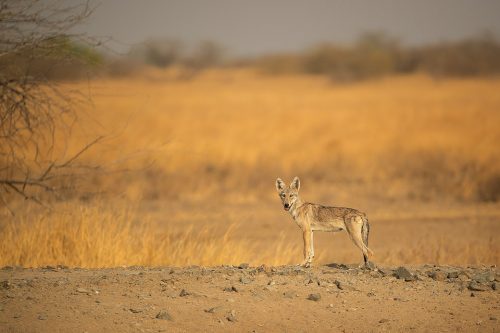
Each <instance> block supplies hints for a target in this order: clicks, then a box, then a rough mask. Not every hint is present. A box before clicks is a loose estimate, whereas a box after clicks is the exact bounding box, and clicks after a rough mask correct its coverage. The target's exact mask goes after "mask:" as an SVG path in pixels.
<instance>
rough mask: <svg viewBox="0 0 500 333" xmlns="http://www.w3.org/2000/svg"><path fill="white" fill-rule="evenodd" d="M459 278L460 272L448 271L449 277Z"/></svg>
mask: <svg viewBox="0 0 500 333" xmlns="http://www.w3.org/2000/svg"><path fill="white" fill-rule="evenodd" d="M457 278H458V272H457V271H453V272H449V273H448V279H457Z"/></svg>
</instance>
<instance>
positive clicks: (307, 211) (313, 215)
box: [276, 177, 373, 267]
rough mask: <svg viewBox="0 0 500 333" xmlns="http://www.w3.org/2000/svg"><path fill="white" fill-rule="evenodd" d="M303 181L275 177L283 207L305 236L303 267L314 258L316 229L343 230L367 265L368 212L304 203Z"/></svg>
mask: <svg viewBox="0 0 500 333" xmlns="http://www.w3.org/2000/svg"><path fill="white" fill-rule="evenodd" d="M299 189H300V180H299V178H298V177H295V178H294V179H293V181H292V183H291V184H290V186H286V185H285V183H284V182H283V181H282V180H281V179H280V178H278V179H276V190H278V194H279V196H280V198H281V202H282V203H283V207H284V208H285V210H286V211H288V212H289V213H290V215H292V218H293V220H294V221H295V223H297V225H298V226H299V228H300V229H301V230H302V235H303V237H304V261H303V262H302V263H301V265H302V266H305V267H309V266H310V265H311V263H312V260H313V258H314V246H313V232H314V231H332V232H336V231H342V230H345V231H347V233H348V234H349V237H350V238H351V240H352V241H353V242H354V245H356V246H357V247H358V248H359V249H360V250H361V251H362V252H363V258H364V262H365V266H366V265H368V259H369V256H371V255H373V252H372V250H370V249H369V248H368V234H369V233H370V225H369V224H368V219H367V218H366V215H365V213H362V212H360V211H357V210H356V209H352V208H344V207H327V206H322V205H318V204H313V203H309V202H304V201H302V200H301V199H300V197H299Z"/></svg>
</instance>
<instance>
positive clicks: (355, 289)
mask: <svg viewBox="0 0 500 333" xmlns="http://www.w3.org/2000/svg"><path fill="white" fill-rule="evenodd" d="M240 266H241V267H233V266H224V267H214V268H211V267H188V268H170V267H165V268H144V267H129V268H115V269H78V268H73V269H68V268H66V267H47V268H43V269H23V268H15V267H5V268H3V269H2V270H1V271H0V331H2V332H199V331H227V332H234V331H238V332H285V331H287V332H325V331H331V332H380V331H386V332H402V331H406V332H444V331H461V332H498V331H500V324H499V320H500V293H499V292H498V281H499V279H500V272H499V271H498V270H497V269H496V268H494V267H476V268H471V267H468V268H460V267H450V266H441V267H437V266H430V265H427V266H425V265H424V266H418V267H416V266H415V267H406V268H407V269H408V271H407V270H405V269H398V268H397V267H393V268H378V269H375V270H363V269H359V268H357V267H354V266H345V265H336V264H331V265H326V266H316V267H313V268H310V269H305V268H300V267H297V266H280V267H264V266H261V267H247V265H244V264H243V265H240Z"/></svg>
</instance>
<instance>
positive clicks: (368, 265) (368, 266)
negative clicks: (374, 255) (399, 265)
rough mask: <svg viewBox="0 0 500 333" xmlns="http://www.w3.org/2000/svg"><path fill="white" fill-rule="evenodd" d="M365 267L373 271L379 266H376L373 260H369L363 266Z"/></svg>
mask: <svg viewBox="0 0 500 333" xmlns="http://www.w3.org/2000/svg"><path fill="white" fill-rule="evenodd" d="M363 268H364V269H366V270H370V271H373V270H375V269H376V268H377V266H375V264H374V263H373V262H371V261H368V262H367V263H365V265H364V266H363Z"/></svg>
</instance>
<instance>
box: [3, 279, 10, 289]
mask: <svg viewBox="0 0 500 333" xmlns="http://www.w3.org/2000/svg"><path fill="white" fill-rule="evenodd" d="M0 288H2V289H10V288H12V283H10V281H7V280H4V281H2V282H0Z"/></svg>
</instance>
